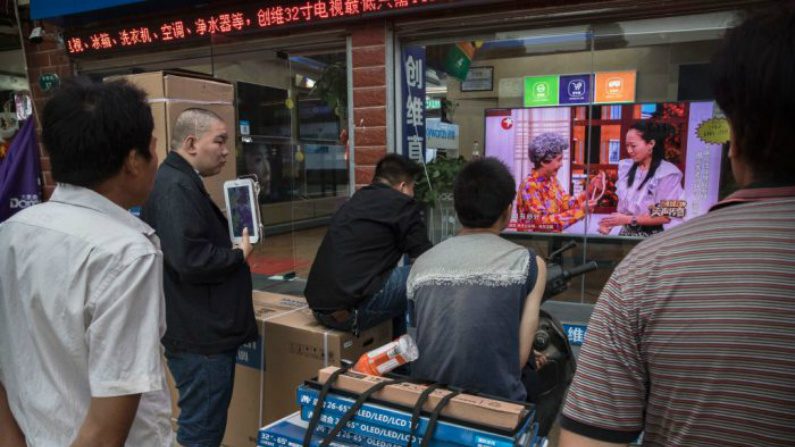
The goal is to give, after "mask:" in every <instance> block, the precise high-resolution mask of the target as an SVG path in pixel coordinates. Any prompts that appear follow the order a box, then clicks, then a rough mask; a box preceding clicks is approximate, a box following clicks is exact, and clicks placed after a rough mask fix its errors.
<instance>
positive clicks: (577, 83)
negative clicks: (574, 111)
mask: <svg viewBox="0 0 795 447" xmlns="http://www.w3.org/2000/svg"><path fill="white" fill-rule="evenodd" d="M559 82H560V87H559V89H558V92H559V95H560V97H559V98H558V103H559V104H588V103H590V102H591V101H592V99H593V76H592V75H590V74H578V75H562V76H561V77H560V81H559Z"/></svg>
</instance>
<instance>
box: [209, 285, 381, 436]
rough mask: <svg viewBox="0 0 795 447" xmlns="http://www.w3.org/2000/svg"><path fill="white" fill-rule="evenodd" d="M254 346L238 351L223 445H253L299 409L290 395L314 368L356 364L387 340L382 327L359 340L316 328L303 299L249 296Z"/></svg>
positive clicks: (261, 295) (315, 369)
mask: <svg viewBox="0 0 795 447" xmlns="http://www.w3.org/2000/svg"><path fill="white" fill-rule="evenodd" d="M253 299H254V310H255V314H256V318H257V325H258V326H259V338H258V340H257V341H256V342H252V343H249V344H247V345H245V346H243V347H242V348H241V349H240V350H239V351H238V358H237V367H236V369H235V388H234V392H233V394H232V403H231V404H230V406H229V420H228V424H227V428H226V435H225V437H224V441H223V444H224V445H225V446H228V447H251V446H253V445H256V442H257V431H258V429H259V428H260V427H262V426H263V425H264V424H266V423H268V422H271V421H275V420H277V419H279V418H282V417H284V416H286V415H288V414H290V413H293V412H295V411H296V410H297V409H298V404H297V403H296V400H295V390H296V388H298V386H299V385H300V384H302V383H303V382H304V381H305V380H308V379H310V378H312V377H314V376H315V375H316V374H317V371H318V369H320V368H323V367H326V366H335V365H336V366H339V365H340V360H342V359H345V360H356V359H357V358H358V357H359V356H360V355H361V354H363V353H364V352H367V351H368V350H370V349H372V348H374V347H377V346H381V345H383V344H386V343H388V342H389V341H390V339H391V335H392V334H391V332H392V330H391V324H390V323H389V322H385V323H384V324H381V325H379V326H377V327H375V328H372V329H370V330H367V331H363V332H362V333H361V334H360V335H359V337H354V336H353V335H352V334H350V333H346V332H340V331H335V330H331V329H327V328H325V327H323V326H322V325H320V324H319V323H318V322H317V321H316V320H315V318H314V316H313V315H312V312H311V310H310V309H309V308H308V307H307V306H306V302H305V301H304V299H303V298H300V297H295V296H288V295H279V294H274V293H268V292H259V291H256V292H254V298H253Z"/></svg>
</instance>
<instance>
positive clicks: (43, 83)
mask: <svg viewBox="0 0 795 447" xmlns="http://www.w3.org/2000/svg"><path fill="white" fill-rule="evenodd" d="M59 85H61V79H60V78H59V77H58V75H57V74H55V73H42V75H41V76H39V87H41V89H42V90H43V91H45V92H48V91H50V90H52V89H54V88H55V87H58V86H59Z"/></svg>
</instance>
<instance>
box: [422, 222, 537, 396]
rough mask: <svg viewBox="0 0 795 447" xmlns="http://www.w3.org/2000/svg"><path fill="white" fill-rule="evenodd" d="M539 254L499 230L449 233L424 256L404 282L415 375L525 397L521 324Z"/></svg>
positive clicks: (534, 276) (486, 391) (483, 391)
mask: <svg viewBox="0 0 795 447" xmlns="http://www.w3.org/2000/svg"><path fill="white" fill-rule="evenodd" d="M537 269H538V266H537V265H536V261H535V254H534V253H533V252H532V251H530V250H528V249H527V248H525V247H522V246H520V245H517V244H514V243H512V242H509V241H506V240H505V239H502V238H500V237H499V236H497V235H494V234H487V233H482V234H471V235H464V236H456V237H453V238H450V239H448V240H446V241H444V242H442V243H441V244H439V245H437V246H436V247H434V248H432V249H431V250H429V251H428V252H426V253H425V254H423V255H422V256H420V257H419V258H418V259H417V261H416V262H415V263H414V265H413V266H412V268H411V273H410V274H409V279H408V282H407V285H406V289H407V295H408V298H409V328H408V331H409V334H411V335H412V336H413V337H414V339H415V340H416V341H417V345H418V347H419V351H420V357H419V358H418V359H417V360H415V361H414V362H413V363H412V367H411V371H412V376H413V377H415V378H418V379H423V380H432V381H435V382H440V383H444V384H448V385H454V386H459V387H462V388H465V389H466V390H469V391H474V392H480V393H485V394H491V395H494V396H499V397H503V398H506V399H513V400H519V401H522V400H525V399H526V397H527V393H526V391H525V388H524V386H523V385H522V381H521V368H520V366H519V323H520V320H521V316H522V309H523V307H524V302H525V299H526V298H527V295H528V293H530V291H531V290H532V288H533V286H534V284H535V279H536V275H537Z"/></svg>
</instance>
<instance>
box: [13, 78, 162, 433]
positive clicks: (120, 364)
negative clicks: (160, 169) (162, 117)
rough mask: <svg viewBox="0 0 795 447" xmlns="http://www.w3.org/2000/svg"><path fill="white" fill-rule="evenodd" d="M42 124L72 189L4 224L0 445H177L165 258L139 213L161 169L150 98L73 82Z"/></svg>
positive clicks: (59, 177)
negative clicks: (164, 340) (163, 350)
mask: <svg viewBox="0 0 795 447" xmlns="http://www.w3.org/2000/svg"><path fill="white" fill-rule="evenodd" d="M42 128H43V142H44V145H45V147H46V149H47V152H48V153H49V156H50V162H51V164H52V175H53V178H54V179H55V180H56V181H57V182H58V186H57V187H56V189H55V191H54V192H53V194H52V197H51V198H50V200H49V201H48V202H47V203H44V204H40V205H36V206H33V207H30V208H27V209H25V210H23V211H21V212H19V213H17V214H16V215H14V216H13V217H12V218H10V219H9V220H8V221H6V222H4V223H2V224H0V253H3V261H2V262H0V278H2V279H1V280H0V445H2V446H4V447H7V446H13V447H16V446H24V445H26V444H27V445H28V446H43V447H50V446H52V447H63V446H69V445H71V446H81V447H83V446H100V445H101V446H122V445H126V446H128V447H132V446H153V447H166V446H170V445H171V442H172V438H173V435H172V433H171V427H170V425H169V419H168V418H169V413H170V403H169V396H168V392H167V390H166V386H165V380H164V375H163V372H164V370H163V365H162V364H161V356H160V337H161V335H162V333H163V332H164V330H165V320H164V310H165V309H164V300H163V285H162V278H163V259H162V253H161V252H160V247H159V241H158V239H157V236H155V233H154V230H152V228H151V227H149V226H148V225H146V224H145V223H144V222H143V221H141V220H140V219H138V218H137V217H135V216H133V215H132V214H131V213H130V212H128V209H130V208H133V207H136V206H141V205H143V203H144V202H145V201H146V198H147V197H148V196H149V193H150V191H151V189H152V184H153V181H154V176H155V172H156V170H157V155H156V154H155V151H154V143H155V142H154V138H153V137H152V129H153V121H152V114H151V111H150V109H149V105H148V104H147V101H146V95H145V94H144V93H143V92H142V91H141V90H139V89H137V88H135V87H133V86H131V85H129V84H126V83H123V82H115V83H110V84H92V83H90V82H88V81H75V82H70V83H68V84H67V85H64V86H63V87H61V88H60V89H59V91H58V92H56V93H55V95H54V96H53V98H52V99H51V100H50V101H49V102H48V103H47V105H46V107H45V108H44V113H43V117H42Z"/></svg>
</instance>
